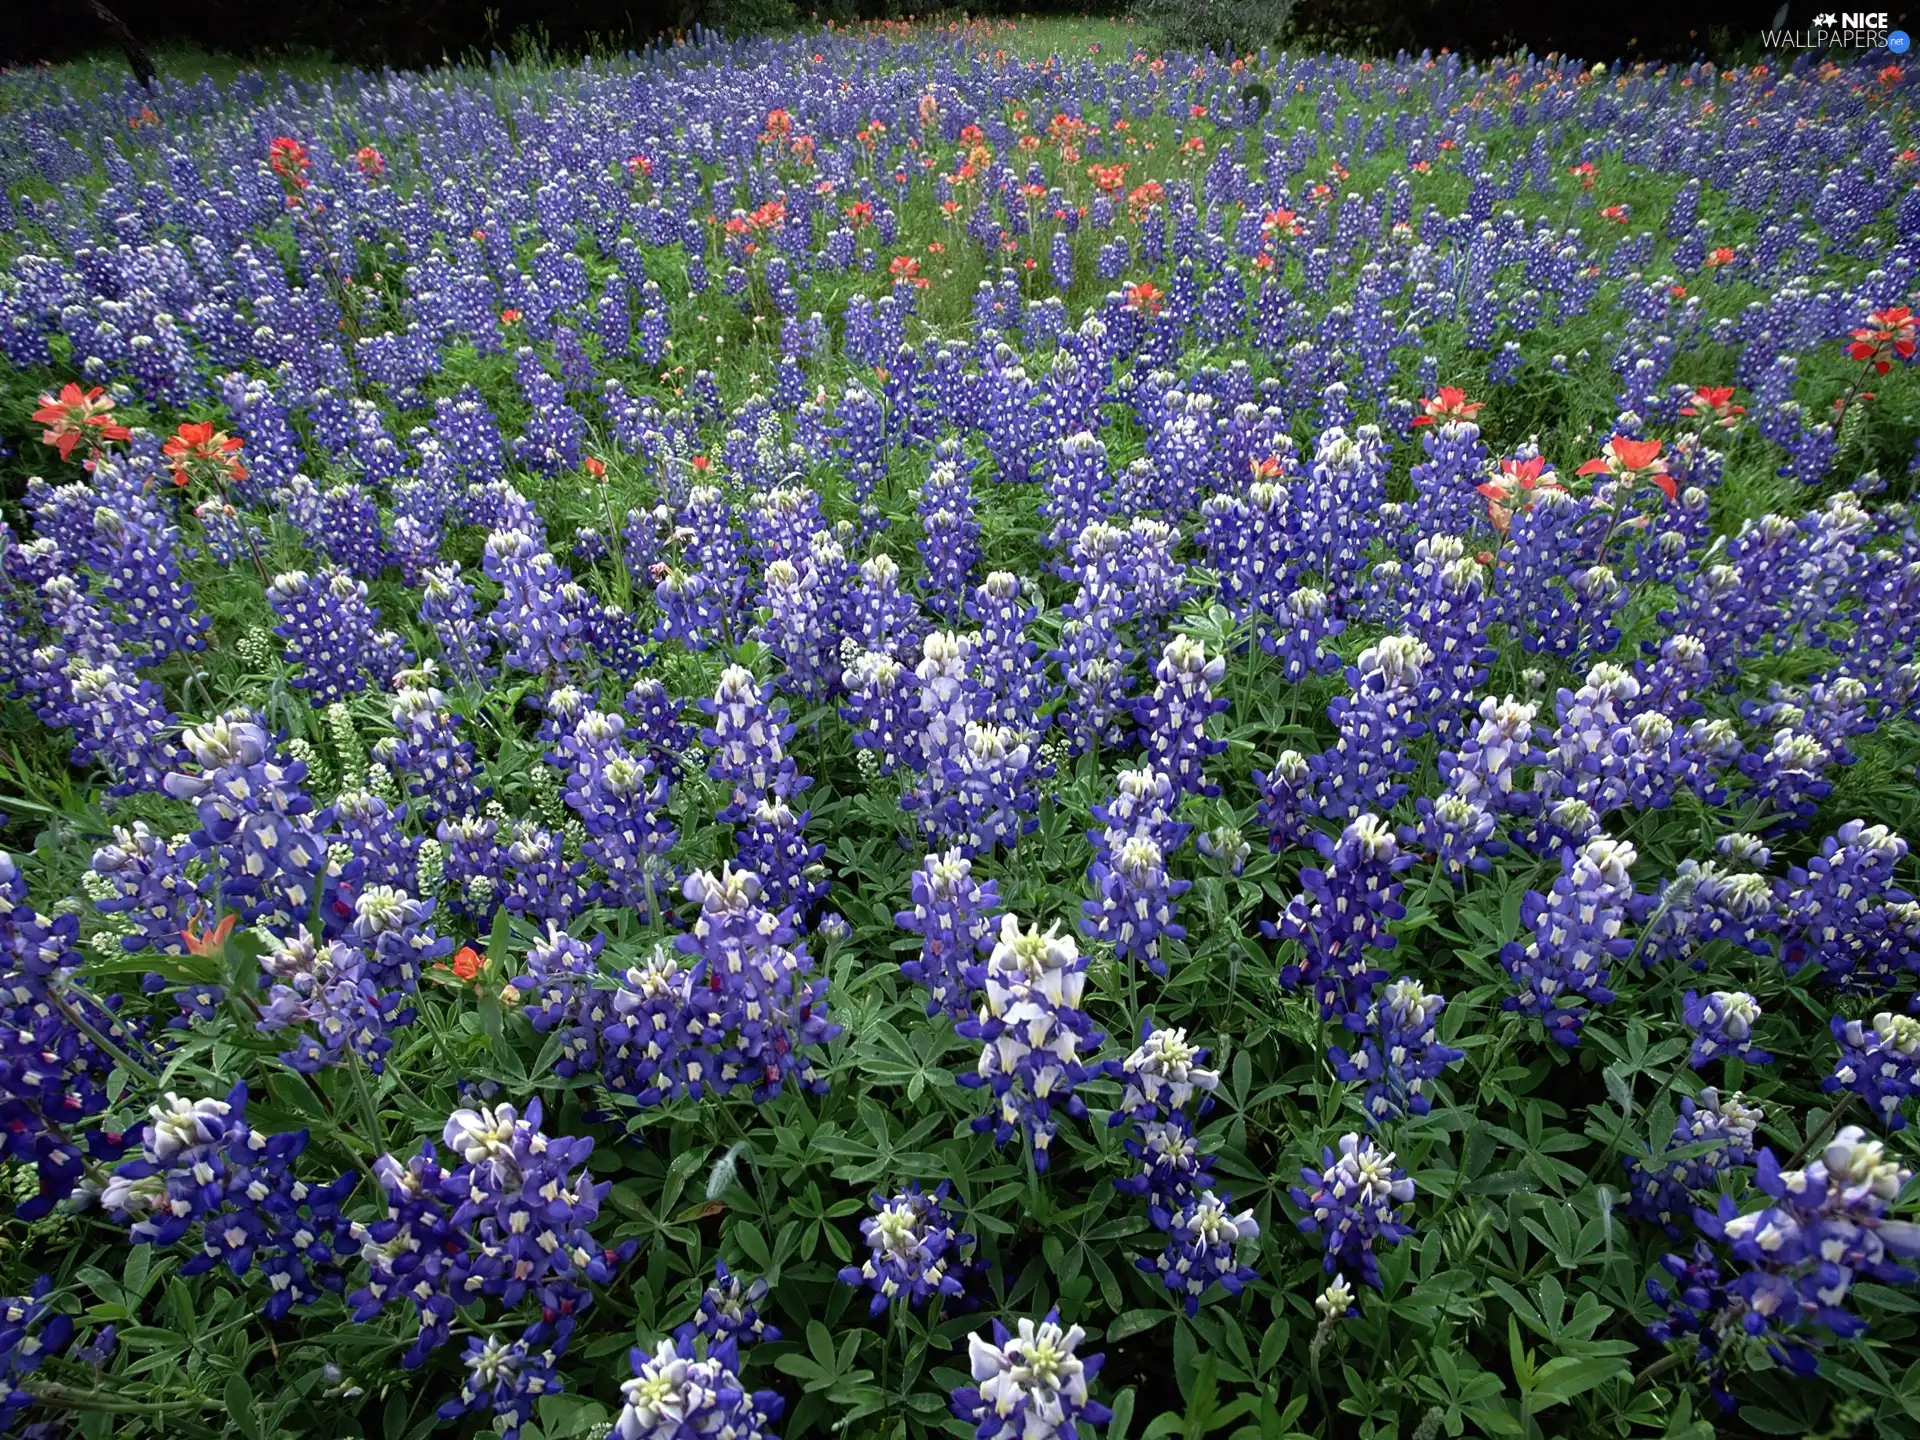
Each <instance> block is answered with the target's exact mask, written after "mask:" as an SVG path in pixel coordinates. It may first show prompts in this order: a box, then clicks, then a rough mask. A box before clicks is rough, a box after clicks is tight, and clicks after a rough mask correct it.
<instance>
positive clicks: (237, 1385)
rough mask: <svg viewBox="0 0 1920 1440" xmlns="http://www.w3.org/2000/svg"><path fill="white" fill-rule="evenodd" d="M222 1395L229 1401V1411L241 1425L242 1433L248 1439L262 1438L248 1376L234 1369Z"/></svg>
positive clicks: (238, 1424)
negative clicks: (248, 1384)
mask: <svg viewBox="0 0 1920 1440" xmlns="http://www.w3.org/2000/svg"><path fill="white" fill-rule="evenodd" d="M222 1395H223V1398H224V1399H225V1400H226V1402H227V1413H228V1414H229V1415H231V1416H232V1417H233V1423H234V1424H235V1425H237V1426H239V1427H240V1433H241V1434H242V1435H244V1436H246V1437H247V1440H260V1436H261V1430H260V1417H259V1416H258V1415H257V1414H255V1413H254V1408H253V1391H252V1390H251V1389H249V1388H248V1386H247V1377H246V1376H245V1375H243V1374H241V1373H240V1372H239V1371H238V1370H236V1371H234V1372H233V1373H232V1374H231V1375H229V1376H228V1377H227V1388H226V1390H225V1391H224V1392H222Z"/></svg>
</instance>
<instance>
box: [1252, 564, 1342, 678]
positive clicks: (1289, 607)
mask: <svg viewBox="0 0 1920 1440" xmlns="http://www.w3.org/2000/svg"><path fill="white" fill-rule="evenodd" d="M1346 628H1347V623H1346V621H1344V620H1341V619H1339V618H1337V617H1336V616H1335V615H1334V613H1333V601H1332V600H1331V598H1330V597H1329V596H1328V595H1327V592H1326V591H1324V590H1321V589H1317V588H1316V587H1314V586H1312V585H1302V586H1300V587H1299V588H1297V589H1295V590H1293V591H1291V592H1290V593H1289V594H1288V595H1287V598H1286V600H1285V602H1284V603H1283V604H1282V606H1281V608H1280V610H1279V611H1278V612H1276V614H1275V616H1274V621H1273V624H1272V626H1271V628H1267V629H1263V630H1262V631H1261V635H1260V648H1261V649H1262V650H1265V651H1266V652H1267V653H1268V654H1270V655H1277V656H1279V657H1280V665H1281V671H1280V673H1281V677H1282V678H1283V679H1285V680H1286V681H1288V682H1289V683H1292V684H1298V683H1299V682H1300V681H1302V680H1304V679H1306V678H1307V677H1308V676H1310V675H1318V674H1324V673H1326V672H1328V671H1330V670H1335V669H1338V668H1339V665H1340V656H1339V654H1338V653H1337V652H1336V651H1335V650H1334V649H1333V647H1332V646H1331V645H1330V644H1329V643H1328V642H1329V641H1331V640H1332V639H1333V637H1334V636H1336V635H1338V634H1340V633H1341V632H1342V631H1344V630H1345V629H1346Z"/></svg>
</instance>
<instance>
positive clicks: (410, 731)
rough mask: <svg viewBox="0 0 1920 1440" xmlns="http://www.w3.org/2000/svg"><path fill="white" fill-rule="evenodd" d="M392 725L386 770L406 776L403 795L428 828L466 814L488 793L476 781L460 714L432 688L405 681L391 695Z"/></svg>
mask: <svg viewBox="0 0 1920 1440" xmlns="http://www.w3.org/2000/svg"><path fill="white" fill-rule="evenodd" d="M392 713H393V724H394V728H395V729H396V730H398V731H399V732H400V734H399V737H398V742H397V743H396V744H395V745H394V746H393V748H392V750H391V751H390V752H389V754H388V757H387V764H388V768H389V769H391V770H393V771H394V772H396V773H397V774H400V775H405V776H406V777H407V794H408V795H409V796H410V797H411V798H412V802H413V807H414V808H415V810H416V813H418V815H419V816H420V818H421V819H423V820H425V821H426V822H427V824H428V825H430V826H437V825H438V824H439V823H440V822H441V821H442V820H445V819H448V818H451V817H455V816H461V815H470V814H472V813H473V812H474V811H475V810H477V809H479V807H480V806H481V805H482V804H483V803H485V801H486V799H487V797H488V796H489V795H490V794H491V793H492V790H491V788H490V787H488V786H485V785H482V784H481V783H480V768H479V764H478V762H477V760H476V758H475V755H474V749H473V742H472V741H471V740H467V739H464V738H462V737H461V734H460V724H461V717H460V716H459V715H457V714H455V713H454V712H453V711H452V710H451V709H450V708H449V707H448V705H447V697H446V696H445V695H443V694H441V692H440V691H438V690H436V689H434V688H433V687H432V686H417V685H405V686H402V687H401V689H400V691H399V692H398V693H397V694H396V695H395V696H394V700H393V712H392Z"/></svg>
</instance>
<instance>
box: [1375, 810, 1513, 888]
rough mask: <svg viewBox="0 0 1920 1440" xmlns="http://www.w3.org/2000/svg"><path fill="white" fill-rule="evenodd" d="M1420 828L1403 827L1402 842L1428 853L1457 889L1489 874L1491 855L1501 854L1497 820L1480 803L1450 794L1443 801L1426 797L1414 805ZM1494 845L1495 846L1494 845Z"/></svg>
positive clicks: (1426, 854)
mask: <svg viewBox="0 0 1920 1440" xmlns="http://www.w3.org/2000/svg"><path fill="white" fill-rule="evenodd" d="M1413 805H1414V809H1415V810H1416V811H1418V812H1419V815H1420V821H1419V823H1418V824H1417V825H1402V826H1401V827H1400V830H1399V836H1400V842H1401V843H1402V844H1403V845H1408V846H1411V847H1414V848H1415V849H1418V850H1420V851H1422V852H1424V854H1425V856H1426V858H1427V859H1429V860H1431V861H1433V863H1434V866H1435V868H1436V869H1437V870H1438V871H1439V873H1440V874H1442V875H1444V876H1446V877H1447V879H1448V880H1450V881H1452V882H1453V883H1454V884H1455V885H1460V884H1463V883H1464V882H1465V881H1466V878H1467V876H1468V875H1469V874H1485V873H1486V871H1487V870H1489V869H1490V868H1491V867H1492V863H1493V862H1492V861H1491V860H1490V859H1489V858H1488V852H1489V851H1494V852H1495V853H1497V851H1498V848H1499V842H1497V841H1494V840H1493V832H1494V829H1495V824H1496V822H1495V820H1494V817H1493V816H1492V815H1490V814H1488V813H1487V811H1486V810H1485V809H1484V808H1483V807H1482V806H1481V804H1480V802H1479V801H1477V800H1471V799H1468V798H1467V797H1466V796H1465V795H1460V794H1456V793H1454V792H1453V791H1448V792H1447V793H1446V794H1444V795H1442V796H1440V798H1439V799H1437V800H1436V799H1432V798H1430V797H1428V796H1425V795H1422V796H1421V797H1420V798H1419V799H1417V800H1415V801H1414V802H1413ZM1490 842H1491V843H1490Z"/></svg>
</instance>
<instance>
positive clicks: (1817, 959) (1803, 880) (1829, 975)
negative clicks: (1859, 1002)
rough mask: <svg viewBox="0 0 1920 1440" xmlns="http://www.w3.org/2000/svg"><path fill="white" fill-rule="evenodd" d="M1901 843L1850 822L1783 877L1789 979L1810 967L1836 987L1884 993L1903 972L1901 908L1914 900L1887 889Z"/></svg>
mask: <svg viewBox="0 0 1920 1440" xmlns="http://www.w3.org/2000/svg"><path fill="white" fill-rule="evenodd" d="M1906 855H1907V842H1906V841H1905V840H1903V839H1901V837H1900V836H1898V835H1896V834H1894V833H1893V832H1892V831H1891V830H1889V829H1888V828H1887V827H1886V826H1885V825H1869V824H1867V823H1866V821H1864V820H1849V821H1848V822H1847V823H1846V824H1845V825H1842V826H1841V827H1840V828H1839V829H1838V830H1836V831H1835V832H1834V833H1833V834H1831V835H1829V836H1827V838H1826V839H1824V840H1822V841H1821V842H1820V853H1819V854H1817V855H1815V856H1813V857H1812V858H1811V859H1809V860H1808V861H1807V863H1806V865H1805V866H1804V867H1802V866H1794V867H1793V868H1791V869H1789V870H1788V871H1787V883H1786V887H1785V888H1786V916H1785V922H1784V925H1785V944H1784V945H1783V948H1782V952H1781V959H1782V961H1783V962H1784V963H1785V965H1786V968H1787V973H1788V974H1789V975H1791V974H1794V973H1796V972H1797V971H1799V970H1800V969H1801V968H1803V967H1805V966H1809V965H1810V966H1813V967H1814V968H1815V969H1816V970H1818V972H1819V973H1820V975H1821V977H1822V978H1823V979H1826V980H1827V981H1829V982H1830V983H1833V984H1838V985H1854V986H1860V987H1863V988H1876V989H1891V988H1892V984H1893V981H1894V979H1895V977H1897V976H1898V975H1899V974H1900V973H1901V972H1902V971H1903V970H1904V969H1906V968H1907V959H1906V957H1907V953H1908V951H1907V948H1906V943H1904V942H1905V939H1906V930H1907V929H1908V927H1907V926H1904V925H1902V924H1901V923H1900V922H1901V916H1902V913H1903V910H1902V907H1905V906H1908V905H1910V904H1911V903H1912V902H1913V896H1912V895H1911V894H1910V893H1909V892H1908V891H1906V890H1903V889H1901V888H1900V887H1899V886H1897V885H1895V884H1894V869H1895V867H1896V866H1897V865H1898V864H1899V863H1900V861H1901V860H1903V859H1905V858H1906Z"/></svg>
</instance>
